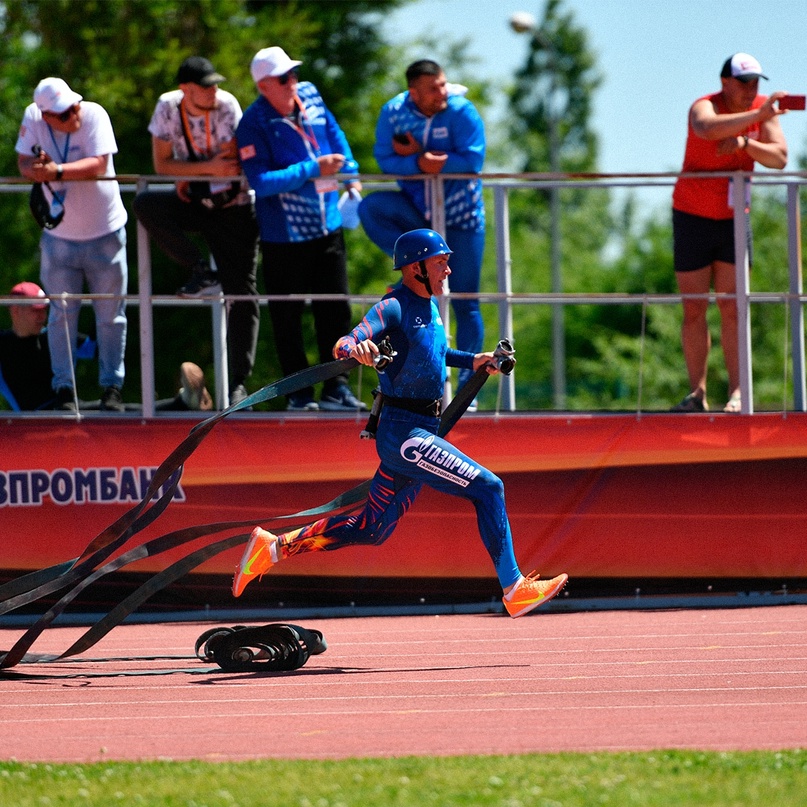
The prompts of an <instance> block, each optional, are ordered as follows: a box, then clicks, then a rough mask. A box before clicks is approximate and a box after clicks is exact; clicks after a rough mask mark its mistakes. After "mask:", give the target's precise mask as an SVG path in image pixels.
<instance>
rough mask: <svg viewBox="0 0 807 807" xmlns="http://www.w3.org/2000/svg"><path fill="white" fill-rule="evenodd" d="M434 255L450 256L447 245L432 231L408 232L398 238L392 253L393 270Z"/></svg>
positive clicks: (438, 234) (441, 237)
mask: <svg viewBox="0 0 807 807" xmlns="http://www.w3.org/2000/svg"><path fill="white" fill-rule="evenodd" d="M434 255H451V250H450V249H449V248H448V244H446V242H445V241H444V240H443V236H442V235H440V233H436V232H435V231H434V230H427V229H422V230H410V231H409V232H408V233H404V234H403V235H401V236H399V237H398V240H397V241H396V242H395V247H394V248H393V251H392V261H393V267H392V268H393V269H400V268H401V267H402V266H406V265H407V264H410V263H415V262H417V261H422V260H425V259H426V258H431V257H432V256H434Z"/></svg>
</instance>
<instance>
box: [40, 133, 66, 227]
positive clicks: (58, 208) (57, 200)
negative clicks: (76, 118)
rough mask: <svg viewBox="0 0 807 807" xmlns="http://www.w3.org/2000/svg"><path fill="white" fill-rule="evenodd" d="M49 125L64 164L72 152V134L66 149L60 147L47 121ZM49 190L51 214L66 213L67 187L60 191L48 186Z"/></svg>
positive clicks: (53, 140) (55, 215)
mask: <svg viewBox="0 0 807 807" xmlns="http://www.w3.org/2000/svg"><path fill="white" fill-rule="evenodd" d="M46 125H47V127H48V132H50V139H51V141H52V142H53V147H54V148H55V149H56V153H57V154H58V155H59V163H60V164H64V163H66V162H67V155H68V154H69V153H70V134H69V133H68V135H67V137H66V138H65V141H64V149H60V148H59V144H58V143H57V142H56V136H55V135H54V134H53V129H52V128H51V126H50V124H49V123H46ZM48 190H50V192H51V195H52V196H53V199H51V202H50V215H51V216H52V217H53V218H54V219H55V218H58V217H61V216H62V215H64V200H65V198H66V197H67V188H66V187H64V186H62V192H61V193H59V192H57V191H56V190H54V189H53V187H52V186H50V185H49V186H48Z"/></svg>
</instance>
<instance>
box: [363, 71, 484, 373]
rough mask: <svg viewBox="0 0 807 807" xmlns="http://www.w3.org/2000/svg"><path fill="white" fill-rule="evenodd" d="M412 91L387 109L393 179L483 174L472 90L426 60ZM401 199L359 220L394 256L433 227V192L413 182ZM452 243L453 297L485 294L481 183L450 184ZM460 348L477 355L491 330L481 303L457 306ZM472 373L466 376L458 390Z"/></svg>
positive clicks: (404, 185) (393, 194) (374, 197)
mask: <svg viewBox="0 0 807 807" xmlns="http://www.w3.org/2000/svg"><path fill="white" fill-rule="evenodd" d="M406 82H407V86H408V89H407V90H406V91H405V92H401V93H398V95H396V96H395V97H394V98H393V99H391V100H390V101H388V102H387V103H386V104H384V106H383V107H382V109H381V113H380V114H379V116H378V123H377V124H376V140H375V147H374V150H373V153H374V154H375V158H376V160H377V161H378V164H379V165H380V166H381V170H382V171H384V172H386V173H388V174H398V175H413V174H439V173H448V174H478V173H479V172H481V170H482V165H483V163H484V160H485V127H484V124H483V122H482V118H481V116H480V115H479V112H477V110H476V107H474V105H473V104H472V103H471V102H470V101H469V100H468V99H467V98H465V92H466V88H465V87H462V86H461V85H457V84H449V83H448V82H447V81H446V77H445V73H444V72H443V69H442V68H441V67H440V65H439V64H437V62H434V61H432V60H431V59H420V60H419V61H417V62H413V63H412V64H411V65H409V67H408V68H407V70H406ZM398 184H399V185H400V187H401V190H400V191H376V192H375V193H371V194H369V195H368V196H366V197H365V198H364V200H363V201H362V203H361V205H360V206H359V217H360V219H361V222H362V225H363V226H364V230H365V232H366V233H367V235H368V236H369V238H370V239H371V240H372V241H373V242H374V243H375V244H377V245H378V246H379V247H380V248H381V249H382V250H384V252H386V253H387V255H392V252H393V248H394V246H395V241H396V239H397V238H398V237H399V236H400V235H401V234H402V233H405V232H408V231H409V230H414V229H417V228H419V227H433V226H434V216H433V204H434V203H433V200H432V198H431V187H430V185H428V184H427V183H425V182H423V180H415V179H406V180H401V181H400V182H399V183H398ZM445 224H446V233H445V236H446V242H447V243H448V245H449V246H450V247H451V249H452V255H451V291H452V292H460V293H473V292H478V291H479V277H480V273H481V271H482V253H483V252H484V249H485V205H484V200H483V198H482V181H481V180H480V179H477V178H471V179H452V180H446V183H445ZM452 309H453V311H454V314H455V316H456V337H457V338H456V347H457V348H458V349H459V350H467V351H469V352H471V353H478V352H479V351H480V350H481V349H482V341H483V336H484V327H483V323H482V314H481V312H480V310H479V301H478V300H476V299H473V300H470V299H469V300H460V299H454V300H452ZM469 375H470V373H469V372H468V371H467V370H463V371H461V372H460V375H459V385H460V386H462V384H464V383H465V381H466V380H467V379H468V377H469Z"/></svg>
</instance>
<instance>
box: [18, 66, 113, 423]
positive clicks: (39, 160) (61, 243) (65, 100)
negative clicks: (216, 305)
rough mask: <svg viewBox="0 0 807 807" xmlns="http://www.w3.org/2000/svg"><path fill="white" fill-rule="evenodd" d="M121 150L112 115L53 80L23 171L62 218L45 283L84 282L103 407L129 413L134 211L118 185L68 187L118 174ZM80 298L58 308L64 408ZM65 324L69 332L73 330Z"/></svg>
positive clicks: (39, 104)
mask: <svg viewBox="0 0 807 807" xmlns="http://www.w3.org/2000/svg"><path fill="white" fill-rule="evenodd" d="M117 150H118V147H117V144H116V142H115V134H114V132H113V131H112V123H111V121H110V120H109V115H108V114H107V112H106V110H104V108H103V107H101V106H100V105H99V104H96V103H93V102H92V101H85V100H84V99H83V98H82V96H81V95H79V94H78V93H77V92H73V90H71V89H70V87H69V86H68V85H67V83H66V82H65V81H64V80H63V79H61V78H53V77H51V78H45V79H43V80H42V81H40V82H39V84H38V85H37V87H36V90H35V91H34V103H32V104H30V105H29V106H28V107H27V108H26V110H25V114H24V115H23V120H22V126H21V127H20V133H19V137H18V138H17V145H16V151H17V164H18V166H19V170H20V173H21V174H22V175H23V176H24V177H25V178H26V179H30V180H31V181H32V182H42V183H44V182H47V183H48V184H49V187H48V189H47V190H46V199H47V201H48V203H49V204H50V206H51V213H52V215H53V218H54V219H57V218H58V217H59V214H61V213H63V217H62V218H61V220H60V221H59V223H58V224H57V225H56V226H55V227H54V228H53V229H45V230H43V232H42V238H41V240H40V250H41V264H40V273H41V278H42V285H43V286H44V287H45V291H46V292H47V293H48V295H49V296H51V297H55V296H56V295H59V294H62V293H63V292H67V293H69V294H74V295H80V294H81V293H82V291H83V290H84V282H85V281H86V283H87V287H88V289H89V291H90V293H91V294H103V295H109V297H108V299H99V300H93V310H94V311H95V322H96V331H97V335H98V364H99V382H100V385H101V390H102V392H101V409H106V410H112V411H121V410H123V401H122V398H121V389H122V387H123V381H124V376H125V367H124V352H125V349H126V301H125V294H126V285H127V276H128V267H127V263H126V228H125V225H126V220H127V216H126V208H125V207H124V206H123V201H122V199H121V195H120V188H119V187H118V183H117V182H112V181H106V182H105V181H97V182H86V181H85V182H65V181H64V180H78V179H82V180H90V179H95V178H99V177H113V176H114V175H115V167H114V164H113V157H112V155H113V154H115V153H116V152H117ZM80 306H81V302H80V300H78V299H75V300H70V301H61V300H60V301H59V303H58V305H52V306H51V309H50V320H49V331H50V337H49V340H50V351H51V363H52V365H53V389H54V390H55V392H56V406H57V408H67V409H70V408H73V407H74V406H75V403H74V400H75V396H74V390H73V385H72V377H73V373H72V362H73V355H74V353H75V349H76V340H77V333H78V313H79V308H80ZM65 320H66V321H67V328H65Z"/></svg>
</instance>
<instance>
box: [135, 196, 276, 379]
mask: <svg viewBox="0 0 807 807" xmlns="http://www.w3.org/2000/svg"><path fill="white" fill-rule="evenodd" d="M133 207H134V212H135V215H136V216H137V218H138V220H139V221H140V223H141V224H142V225H143V226H144V227H145V228H146V230H148V233H149V235H150V236H151V237H152V238H153V239H154V241H155V242H156V243H157V245H158V246H159V247H160V248H161V249H162V250H163V251H164V252H165V253H166V254H167V255H168V256H169V257H170V258H172V259H173V260H175V261H176V262H177V263H178V264H180V266H184V267H185V268H186V269H188V270H190V269H192V268H193V267H194V266H195V265H196V264H197V263H198V262H199V261H200V260H203V259H204V258H205V256H204V255H202V253H201V252H200V250H199V247H198V246H197V244H196V243H195V242H194V241H193V240H192V239H190V238H189V237H188V235H189V234H190V233H193V234H195V235H199V236H201V237H202V239H203V240H204V242H205V243H206V244H207V246H208V248H209V249H210V254H211V255H212V256H213V259H214V260H215V262H216V268H217V269H218V274H219V281H220V282H221V288H222V291H223V292H224V293H225V294H237V295H244V296H247V295H248V296H250V297H255V298H257V294H258V287H257V285H256V277H255V273H256V271H257V263H258V223H257V220H256V219H255V209H254V207H253V206H252V205H235V206H233V207H224V208H221V209H219V210H209V209H208V208H206V207H204V206H203V205H199V204H189V203H188V202H183V201H182V199H180V198H179V197H178V196H177V194H176V192H175V191H173V190H165V191H162V190H160V191H157V190H154V191H144V192H143V193H139V194H138V195H137V196H135V200H134V205H133ZM259 323H260V310H259V308H258V301H257V299H254V300H243V301H236V302H233V303H231V305H230V309H229V312H228V315H227V350H228V353H229V369H230V388H232V387H234V386H236V385H238V384H243V383H244V382H245V381H246V379H247V377H248V376H249V375H250V373H251V372H252V368H253V366H254V364H255V350H256V347H257V343H258V325H259Z"/></svg>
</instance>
